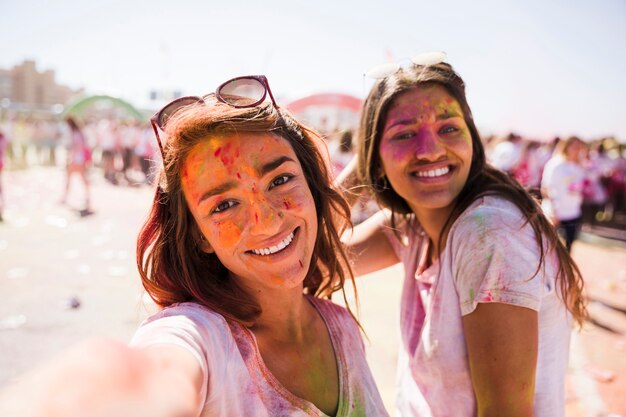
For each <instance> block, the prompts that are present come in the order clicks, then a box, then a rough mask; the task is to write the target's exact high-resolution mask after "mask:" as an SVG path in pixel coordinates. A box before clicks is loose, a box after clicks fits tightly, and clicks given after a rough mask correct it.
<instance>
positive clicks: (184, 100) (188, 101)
mask: <svg viewBox="0 0 626 417" xmlns="http://www.w3.org/2000/svg"><path fill="white" fill-rule="evenodd" d="M201 101H202V100H200V99H199V98H198V97H181V98H179V99H177V100H174V101H173V102H171V103H170V104H168V105H167V106H166V107H164V108H163V110H161V111H160V112H159V118H158V119H157V124H158V125H159V127H160V128H161V129H162V130H163V129H164V128H165V125H166V124H167V121H168V120H169V118H170V117H172V116H173V115H174V113H176V112H177V111H179V110H180V109H182V108H183V107H186V106H190V105H192V104H196V103H198V102H201Z"/></svg>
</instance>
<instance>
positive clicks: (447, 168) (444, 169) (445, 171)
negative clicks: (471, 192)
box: [410, 164, 455, 180]
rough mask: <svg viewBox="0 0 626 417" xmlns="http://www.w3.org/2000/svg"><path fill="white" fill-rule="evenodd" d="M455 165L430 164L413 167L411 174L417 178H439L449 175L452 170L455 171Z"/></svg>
mask: <svg viewBox="0 0 626 417" xmlns="http://www.w3.org/2000/svg"><path fill="white" fill-rule="evenodd" d="M454 169H455V167H454V166H453V165H447V164H446V165H439V166H429V167H422V168H418V169H413V170H412V171H411V172H410V175H411V176H412V177H415V178H419V179H423V180H437V179H439V178H445V177H447V176H448V175H449V174H450V173H451V172H452V171H454Z"/></svg>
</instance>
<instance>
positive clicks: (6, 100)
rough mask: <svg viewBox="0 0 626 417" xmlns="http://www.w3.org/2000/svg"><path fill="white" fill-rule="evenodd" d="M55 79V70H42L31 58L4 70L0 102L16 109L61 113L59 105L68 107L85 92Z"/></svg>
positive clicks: (2, 71)
mask: <svg viewBox="0 0 626 417" xmlns="http://www.w3.org/2000/svg"><path fill="white" fill-rule="evenodd" d="M54 78H55V77H54V71H53V70H45V71H43V72H39V71H38V70H37V66H36V64H35V61H30V60H26V61H24V62H22V63H21V64H19V65H15V66H14V67H13V68H11V69H9V70H7V69H0V104H1V105H2V107H3V108H5V109H7V108H8V109H11V110H16V111H40V112H58V109H57V108H55V106H58V105H62V106H65V105H67V104H68V103H69V101H70V100H72V99H73V98H75V97H77V96H78V95H80V94H82V93H83V90H82V89H79V90H73V89H71V88H70V87H66V86H63V85H59V84H57V83H56V81H55V79H54Z"/></svg>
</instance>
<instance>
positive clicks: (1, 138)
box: [0, 130, 8, 222]
mask: <svg viewBox="0 0 626 417" xmlns="http://www.w3.org/2000/svg"><path fill="white" fill-rule="evenodd" d="M7 142H8V141H7V138H6V136H5V135H4V132H3V131H2V130H0V222H3V221H4V218H3V217H2V214H3V212H4V194H3V191H2V171H3V170H4V151H5V150H6V148H7Z"/></svg>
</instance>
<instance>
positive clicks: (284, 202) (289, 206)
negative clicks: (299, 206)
mask: <svg viewBox="0 0 626 417" xmlns="http://www.w3.org/2000/svg"><path fill="white" fill-rule="evenodd" d="M283 205H284V206H285V209H287V210H289V209H290V208H291V204H289V201H287V200H285V201H283Z"/></svg>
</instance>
